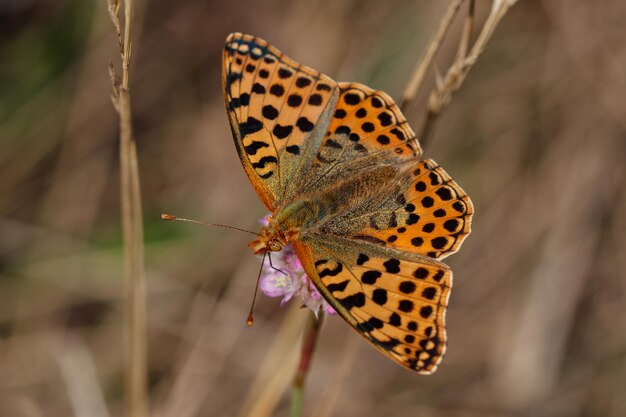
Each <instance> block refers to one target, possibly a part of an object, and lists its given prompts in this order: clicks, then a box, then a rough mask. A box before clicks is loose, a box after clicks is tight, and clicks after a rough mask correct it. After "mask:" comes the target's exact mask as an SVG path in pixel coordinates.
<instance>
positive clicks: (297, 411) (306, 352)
mask: <svg viewBox="0 0 626 417" xmlns="http://www.w3.org/2000/svg"><path fill="white" fill-rule="evenodd" d="M323 318H324V314H320V315H319V318H318V317H317V316H316V315H315V314H314V313H313V312H310V313H309V318H308V319H307V323H306V327H305V330H304V339H303V340H302V351H301V353H300V364H299V365H298V371H297V372H296V376H295V378H294V380H293V388H292V392H291V412H290V414H289V415H290V416H291V417H299V416H300V415H301V414H302V394H303V391H304V381H305V379H306V376H307V374H308V372H309V367H310V366H311V361H312V360H313V352H314V351H315V345H316V344H317V337H318V335H319V332H320V328H321V327H322V321H323Z"/></svg>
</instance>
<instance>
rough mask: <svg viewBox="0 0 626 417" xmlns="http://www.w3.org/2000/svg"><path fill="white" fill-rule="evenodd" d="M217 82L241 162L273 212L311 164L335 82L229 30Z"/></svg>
mask: <svg viewBox="0 0 626 417" xmlns="http://www.w3.org/2000/svg"><path fill="white" fill-rule="evenodd" d="M222 85H223V89H224V97H225V100H226V109H227V112H228V117H229V121H230V126H231V129H232V132H233V138H234V140H235V145H236V147H237V151H238V152H239V158H240V159H241V163H242V164H243V167H244V169H245V171H246V173H247V175H248V178H249V179H250V181H251V182H252V184H253V186H254V188H255V190H256V191H257V194H258V195H259V197H260V198H261V200H262V201H263V203H264V204H265V206H266V207H267V208H268V209H270V210H272V211H273V210H274V209H275V208H276V207H277V206H279V205H280V204H281V201H283V200H284V199H285V195H287V194H293V193H294V191H295V189H296V188H297V187H298V182H299V179H300V178H302V176H303V174H304V173H306V171H307V170H308V168H309V166H310V165H311V161H312V159H313V157H314V156H315V153H316V151H317V149H318V148H319V146H320V143H321V140H322V137H323V135H324V133H325V132H326V130H327V127H328V124H329V123H330V115H331V112H332V109H333V108H334V107H335V103H336V101H337V95H338V89H337V84H336V83H335V82H334V81H333V80H332V79H330V78H329V77H327V76H325V75H323V74H321V73H319V72H317V71H315V70H312V69H311V68H308V67H305V66H303V65H300V64H298V63H297V62H295V61H293V60H291V59H289V58H288V57H286V56H285V55H283V54H282V53H281V52H280V51H279V50H278V49H276V48H274V47H273V46H271V45H269V44H268V43H267V42H265V41H264V40H262V39H259V38H257V37H253V36H250V35H243V34H240V33H233V34H231V35H230V36H229V37H228V38H227V40H226V46H225V48H224V53H223V64H222Z"/></svg>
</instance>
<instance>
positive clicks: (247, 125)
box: [239, 117, 263, 137]
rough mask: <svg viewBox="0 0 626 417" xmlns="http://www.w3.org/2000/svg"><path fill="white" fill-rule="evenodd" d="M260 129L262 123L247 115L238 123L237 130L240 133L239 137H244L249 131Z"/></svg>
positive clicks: (254, 131)
mask: <svg viewBox="0 0 626 417" xmlns="http://www.w3.org/2000/svg"><path fill="white" fill-rule="evenodd" d="M261 129H263V123H261V121H259V120H257V119H255V118H254V117H248V120H246V121H245V122H243V123H239V132H240V133H241V137H245V136H246V135H248V134H250V133H256V132H258V131H259V130H261Z"/></svg>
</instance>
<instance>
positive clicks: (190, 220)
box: [161, 214, 259, 236]
mask: <svg viewBox="0 0 626 417" xmlns="http://www.w3.org/2000/svg"><path fill="white" fill-rule="evenodd" d="M161 218H162V219H163V220H178V221H181V222H189V223H196V224H201V225H204V226H214V227H223V228H224V229H233V230H239V231H240V232H246V233H250V234H251V235H255V236H259V234H258V233H255V232H251V231H249V230H245V229H240V228H238V227H234V226H226V225H225V224H218V223H209V222H203V221H200V220H192V219H184V218H182V217H176V216H173V215H171V214H161Z"/></svg>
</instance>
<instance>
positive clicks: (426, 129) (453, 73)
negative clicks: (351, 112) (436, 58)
mask: <svg viewBox="0 0 626 417" xmlns="http://www.w3.org/2000/svg"><path fill="white" fill-rule="evenodd" d="M516 1H517V0H494V2H493V3H492V7H491V11H490V13H489V16H488V17H487V20H486V21H485V23H484V25H483V27H482V30H481V32H480V34H479V35H478V37H477V38H476V41H475V42H474V44H473V45H472V47H471V48H469V40H470V38H471V32H472V29H473V25H474V1H473V0H472V1H471V2H470V6H469V9H468V16H467V18H466V19H465V25H464V28H463V33H462V35H461V40H460V42H459V48H458V51H457V55H456V58H455V60H454V62H453V63H452V64H451V65H450V67H449V68H448V71H447V72H446V75H445V76H444V77H443V79H442V80H441V81H440V82H437V83H436V85H435V87H434V88H433V90H432V91H431V93H430V95H429V97H428V103H427V109H426V114H425V115H424V117H423V119H422V122H421V124H420V126H419V128H418V129H417V131H416V134H417V137H418V138H419V139H420V142H421V143H422V146H424V144H425V143H426V142H427V141H428V138H429V137H430V134H431V132H432V129H433V126H434V124H435V121H436V120H437V118H438V117H439V115H440V114H441V112H442V111H443V109H444V108H445V107H446V106H447V105H448V104H449V103H450V100H451V99H452V95H453V94H454V93H455V92H456V91H457V90H458V89H459V88H460V87H461V85H462V84H463V81H465V78H466V77H467V74H468V73H469V71H470V69H471V68H472V66H473V65H474V64H475V63H476V61H477V59H478V57H479V56H480V54H481V53H482V52H483V51H484V49H485V47H486V45H487V42H488V41H489V40H490V39H491V36H492V35H493V32H494V31H495V29H496V27H497V26H498V23H499V22H500V20H502V18H503V17H504V15H505V14H506V12H507V11H508V9H509V8H510V7H511V6H513V4H515V2H516ZM468 49H469V51H468Z"/></svg>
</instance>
